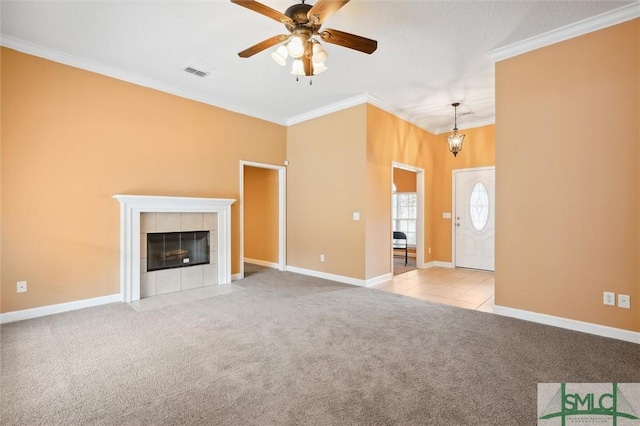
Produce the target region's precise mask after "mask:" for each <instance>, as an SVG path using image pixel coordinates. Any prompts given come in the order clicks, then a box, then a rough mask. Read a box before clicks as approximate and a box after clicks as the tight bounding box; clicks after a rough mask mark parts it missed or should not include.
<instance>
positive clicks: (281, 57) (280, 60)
mask: <svg viewBox="0 0 640 426" xmlns="http://www.w3.org/2000/svg"><path fill="white" fill-rule="evenodd" d="M271 58H272V59H273V60H274V61H275V62H276V64H278V65H281V66H285V65H286V64H287V48H286V47H285V46H280V47H278V50H276V51H275V52H271Z"/></svg>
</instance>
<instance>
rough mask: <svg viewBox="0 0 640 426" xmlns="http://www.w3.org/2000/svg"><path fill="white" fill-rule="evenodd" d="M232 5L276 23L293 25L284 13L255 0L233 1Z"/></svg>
mask: <svg viewBox="0 0 640 426" xmlns="http://www.w3.org/2000/svg"><path fill="white" fill-rule="evenodd" d="M231 3H235V4H237V5H238V6H242V7H246V8H247V9H250V10H253V11H254V12H258V13H259V14H261V15H264V16H266V17H268V18H271V19H273V20H274V21H278V22H282V23H283V24H287V23H288V24H293V21H291V18H289V17H288V16H287V15H285V14H284V13H280V12H278V11H277V10H275V9H271V8H270V7H269V6H265V5H264V4H262V3H258V2H257V1H255V0H231Z"/></svg>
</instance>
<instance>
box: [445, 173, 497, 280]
mask: <svg viewBox="0 0 640 426" xmlns="http://www.w3.org/2000/svg"><path fill="white" fill-rule="evenodd" d="M483 170H493V171H495V170H496V166H485V167H470V168H467V169H453V171H452V172H451V267H452V268H455V267H456V227H455V225H454V222H455V218H456V174H457V173H461V172H480V171H483ZM494 221H495V212H494ZM494 226H495V223H494ZM493 255H494V256H495V251H494V253H493Z"/></svg>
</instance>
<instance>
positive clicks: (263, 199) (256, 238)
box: [240, 161, 286, 278]
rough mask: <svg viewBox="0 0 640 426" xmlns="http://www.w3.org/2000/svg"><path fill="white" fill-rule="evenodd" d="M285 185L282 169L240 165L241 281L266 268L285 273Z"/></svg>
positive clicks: (258, 164) (262, 165)
mask: <svg viewBox="0 0 640 426" xmlns="http://www.w3.org/2000/svg"><path fill="white" fill-rule="evenodd" d="M285 182H286V168H285V167H283V166H275V165H272V164H264V163H256V162H250V161H241V162H240V278H244V277H245V274H246V273H247V272H250V271H254V272H255V271H258V270H260V269H261V268H265V267H268V268H275V269H278V270H280V271H284V270H285V265H286V258H285V256H286V255H285V253H286V248H285V244H286V243H285V242H286V238H285V232H286V227H285V205H286V200H285ZM245 262H246V263H247V265H249V266H248V267H247V268H245ZM245 269H247V270H245Z"/></svg>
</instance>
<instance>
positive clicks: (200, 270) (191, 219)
mask: <svg viewBox="0 0 640 426" xmlns="http://www.w3.org/2000/svg"><path fill="white" fill-rule="evenodd" d="M217 215H218V214H217V213H166V212H164V213H163V212H160V213H155V212H153V213H151V212H145V213H140V298H143V297H149V296H155V295H157V294H164V293H172V292H174V291H181V290H190V289H192V288H197V287H204V286H208V285H214V284H218V265H217V262H218V253H217V251H218V236H217V230H218V218H217ZM180 231H182V232H184V231H209V240H210V241H211V245H210V256H209V258H210V264H209V265H194V266H188V267H183V268H173V269H163V270H160V271H151V272H147V234H148V233H155V232H180Z"/></svg>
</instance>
